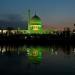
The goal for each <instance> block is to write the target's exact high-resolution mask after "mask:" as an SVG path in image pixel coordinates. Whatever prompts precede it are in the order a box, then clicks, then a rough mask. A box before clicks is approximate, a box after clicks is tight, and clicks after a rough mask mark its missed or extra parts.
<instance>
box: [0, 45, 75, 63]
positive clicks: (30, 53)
mask: <svg viewBox="0 0 75 75" xmlns="http://www.w3.org/2000/svg"><path fill="white" fill-rule="evenodd" d="M0 55H7V56H8V55H10V56H11V55H17V56H20V55H24V56H27V58H28V60H29V61H30V62H32V63H41V62H42V59H43V57H44V56H46V55H49V56H56V55H75V47H71V46H63V47H55V46H51V47H27V46H21V47H16V46H0Z"/></svg>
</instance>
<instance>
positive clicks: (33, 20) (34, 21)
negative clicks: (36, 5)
mask: <svg viewBox="0 0 75 75" xmlns="http://www.w3.org/2000/svg"><path fill="white" fill-rule="evenodd" d="M30 24H31V25H35V24H37V25H41V24H42V21H41V19H40V17H39V16H37V15H34V16H33V17H32V18H31V20H30Z"/></svg>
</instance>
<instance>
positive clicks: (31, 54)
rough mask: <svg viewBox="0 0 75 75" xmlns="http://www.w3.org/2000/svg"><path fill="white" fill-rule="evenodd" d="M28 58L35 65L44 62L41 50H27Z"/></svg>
mask: <svg viewBox="0 0 75 75" xmlns="http://www.w3.org/2000/svg"><path fill="white" fill-rule="evenodd" d="M27 54H28V58H29V60H30V61H31V62H33V63H39V62H41V61H42V52H41V50H40V49H36V48H35V49H34V48H31V49H27Z"/></svg>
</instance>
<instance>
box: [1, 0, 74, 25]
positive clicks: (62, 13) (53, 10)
mask: <svg viewBox="0 0 75 75" xmlns="http://www.w3.org/2000/svg"><path fill="white" fill-rule="evenodd" d="M28 9H31V14H32V16H33V14H34V13H35V11H36V12H37V14H38V15H39V16H40V17H41V18H42V20H43V23H47V24H53V25H54V24H55V25H65V26H72V25H73V24H74V23H75V0H0V19H8V18H9V16H11V15H14V16H15V15H16V17H17V16H18V18H17V19H22V20H25V19H27V10H28Z"/></svg>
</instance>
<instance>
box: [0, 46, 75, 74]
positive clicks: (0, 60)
mask: <svg viewBox="0 0 75 75" xmlns="http://www.w3.org/2000/svg"><path fill="white" fill-rule="evenodd" d="M14 74H18V75H22V74H23V75H27V74H30V75H39V74H41V75H42V74H43V75H44V74H46V75H47V74H48V75H53V74H54V75H56V74H60V75H62V74H63V75H72V74H73V75H75V48H74V46H70V45H68V46H55V45H52V46H26V45H24V46H14V45H12V46H0V75H14Z"/></svg>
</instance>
